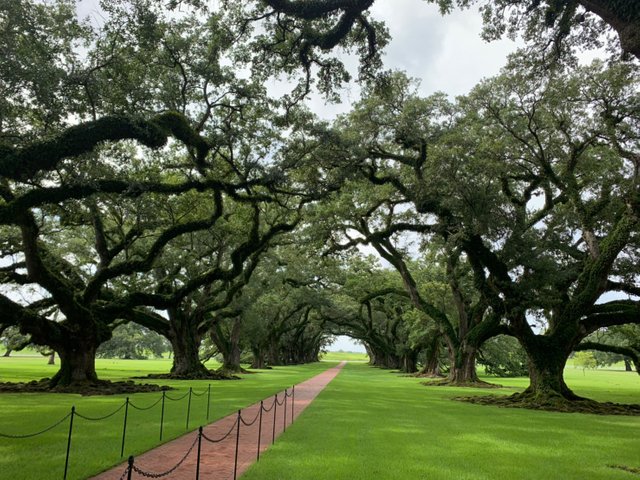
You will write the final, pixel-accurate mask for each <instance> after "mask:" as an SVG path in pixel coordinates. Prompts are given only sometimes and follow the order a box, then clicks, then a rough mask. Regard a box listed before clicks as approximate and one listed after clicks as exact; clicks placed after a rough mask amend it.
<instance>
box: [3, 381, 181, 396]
mask: <svg viewBox="0 0 640 480" xmlns="http://www.w3.org/2000/svg"><path fill="white" fill-rule="evenodd" d="M162 390H173V388H172V387H169V386H166V385H154V384H144V383H135V382H133V381H131V380H129V381H126V382H110V381H108V380H97V381H92V382H74V383H72V384H70V385H56V386H54V387H52V386H51V383H50V379H48V378H43V379H42V380H33V381H31V382H26V383H10V382H5V383H0V393H78V394H80V395H119V394H123V393H125V394H126V393H142V392H161V391H162Z"/></svg>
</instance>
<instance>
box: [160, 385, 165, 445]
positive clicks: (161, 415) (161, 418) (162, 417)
mask: <svg viewBox="0 0 640 480" xmlns="http://www.w3.org/2000/svg"><path fill="white" fill-rule="evenodd" d="M165 398H166V393H165V391H164V390H163V391H162V413H160V441H162V425H163V424H164V399H165Z"/></svg>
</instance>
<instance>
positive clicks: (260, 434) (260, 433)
mask: <svg viewBox="0 0 640 480" xmlns="http://www.w3.org/2000/svg"><path fill="white" fill-rule="evenodd" d="M263 405H264V402H263V401H262V400H260V423H259V424H258V456H257V457H256V462H257V461H258V460H260V439H261V438H262V410H263V408H264V406H263Z"/></svg>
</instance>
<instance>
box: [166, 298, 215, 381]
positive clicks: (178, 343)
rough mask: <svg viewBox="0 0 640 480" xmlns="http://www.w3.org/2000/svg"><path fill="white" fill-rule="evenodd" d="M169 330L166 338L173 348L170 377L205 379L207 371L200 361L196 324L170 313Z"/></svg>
mask: <svg viewBox="0 0 640 480" xmlns="http://www.w3.org/2000/svg"><path fill="white" fill-rule="evenodd" d="M169 316H170V319H171V329H170V332H169V335H168V336H167V338H168V340H169V342H171V347H172V348H173V366H172V367H171V375H173V376H175V377H183V378H206V377H209V376H210V374H209V371H208V370H207V368H206V367H205V366H204V365H203V364H202V362H201V361H200V356H199V353H200V352H199V350H200V342H201V340H202V339H201V337H200V335H199V333H198V330H197V326H196V324H195V323H196V322H192V321H190V319H189V318H188V317H186V316H185V315H183V314H182V313H181V312H177V311H170V312H169Z"/></svg>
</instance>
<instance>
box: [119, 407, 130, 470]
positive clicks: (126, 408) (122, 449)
mask: <svg viewBox="0 0 640 480" xmlns="http://www.w3.org/2000/svg"><path fill="white" fill-rule="evenodd" d="M128 416H129V397H127V399H126V400H125V402H124V425H123V426H122V447H121V448H120V458H122V457H123V456H124V440H125V438H126V436H127V417H128Z"/></svg>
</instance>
